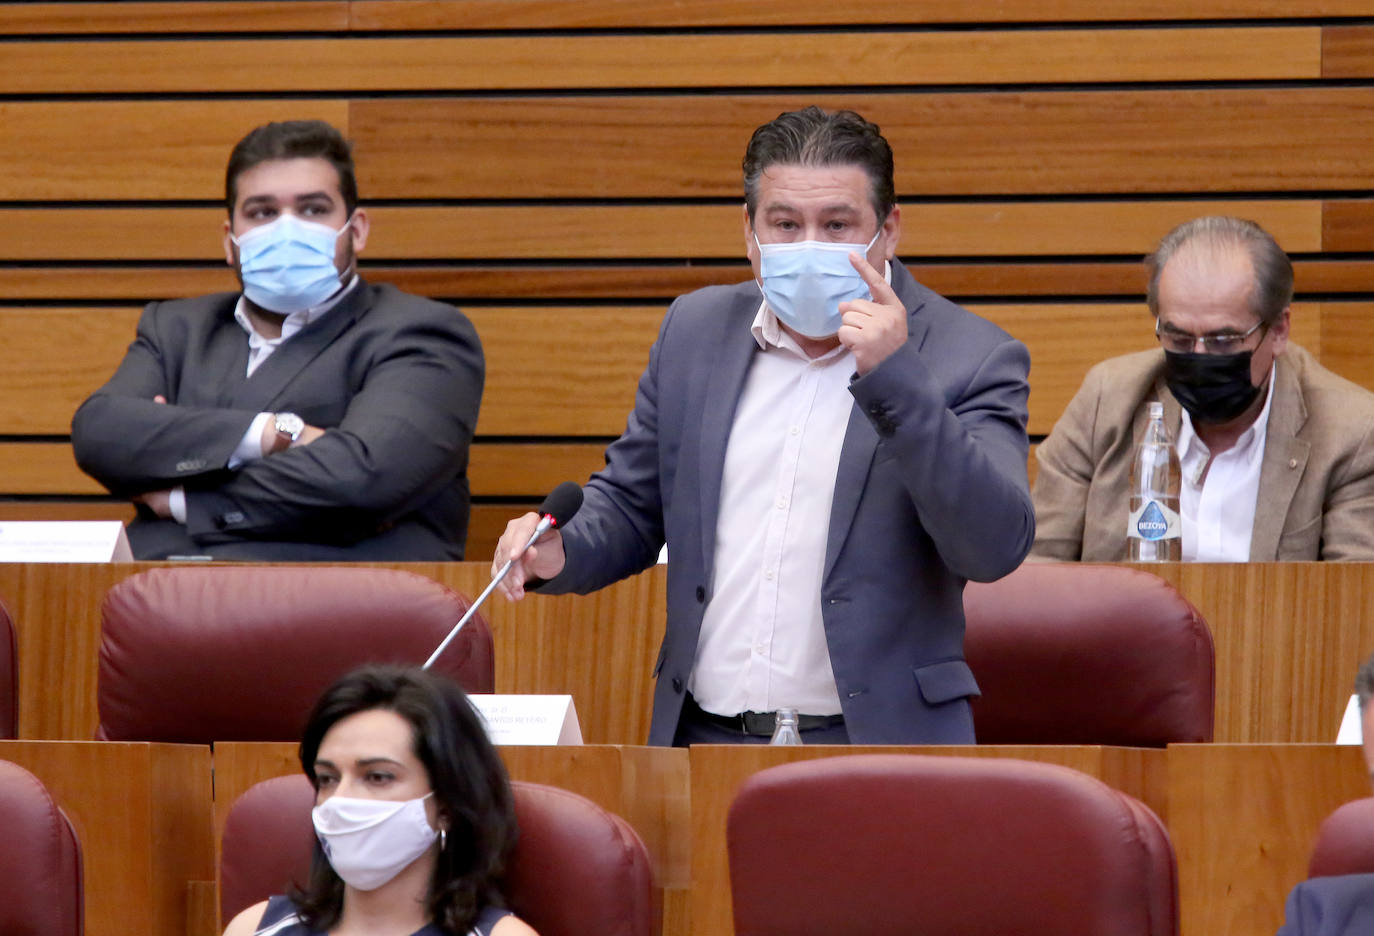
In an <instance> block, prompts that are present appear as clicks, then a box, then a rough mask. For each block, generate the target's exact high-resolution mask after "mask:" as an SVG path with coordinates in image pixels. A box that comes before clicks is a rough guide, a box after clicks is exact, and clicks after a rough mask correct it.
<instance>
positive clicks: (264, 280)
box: [231, 214, 353, 315]
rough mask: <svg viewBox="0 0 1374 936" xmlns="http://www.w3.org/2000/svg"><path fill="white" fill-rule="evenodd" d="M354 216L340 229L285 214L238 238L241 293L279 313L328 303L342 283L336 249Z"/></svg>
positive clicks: (282, 313)
mask: <svg viewBox="0 0 1374 936" xmlns="http://www.w3.org/2000/svg"><path fill="white" fill-rule="evenodd" d="M352 220H353V218H352V216H351V215H350V216H349V219H348V221H345V222H344V225H343V227H341V228H339V229H338V230H337V231H336V230H334V229H333V228H331V227H329V226H328V225H325V224H316V223H315V222H313V221H302V220H301V219H300V218H298V217H296V216H295V215H293V214H283V215H282V216H281V217H279V218H277V219H276V220H275V221H273V222H271V223H270V224H264V225H262V226H261V227H255V228H253V229H252V230H249V231H245V232H244V233H243V234H242V235H240V236H238V237H234V238H233V241H234V243H235V244H237V245H238V248H239V277H240V278H241V279H242V280H243V294H244V295H245V296H247V297H248V299H249V301H251V302H252V303H254V304H255V305H257V306H260V307H261V308H264V309H266V310H268V311H269V312H276V313H278V314H281V315H290V314H291V313H292V312H301V311H304V310H305V309H308V308H310V307H311V306H316V305H319V304H320V303H321V302H324V301H325V300H326V299H328V298H329V297H330V296H332V295H334V293H336V292H338V291H339V286H340V285H341V283H342V281H341V279H340V276H339V271H338V269H337V268H335V266H334V250H335V248H336V246H337V245H338V242H339V235H340V234H342V233H343V232H344V231H345V230H347V229H348V225H349V223H350V222H351V221H352ZM231 237H232V235H231Z"/></svg>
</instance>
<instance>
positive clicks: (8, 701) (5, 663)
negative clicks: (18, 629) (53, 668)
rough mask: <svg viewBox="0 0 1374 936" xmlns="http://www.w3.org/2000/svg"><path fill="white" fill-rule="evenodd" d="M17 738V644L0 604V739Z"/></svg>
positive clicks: (8, 619)
mask: <svg viewBox="0 0 1374 936" xmlns="http://www.w3.org/2000/svg"><path fill="white" fill-rule="evenodd" d="M17 737H19V642H18V638H17V637H16V636H15V633H14V622H13V621H12V620H10V613H9V611H8V610H7V609H6V608H5V605H4V604H3V603H0V739H4V738H17Z"/></svg>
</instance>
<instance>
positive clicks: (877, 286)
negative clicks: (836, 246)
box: [849, 251, 898, 305]
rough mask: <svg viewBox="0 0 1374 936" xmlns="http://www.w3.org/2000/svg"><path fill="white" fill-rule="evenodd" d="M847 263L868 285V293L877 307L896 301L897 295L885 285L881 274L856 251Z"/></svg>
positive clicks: (885, 281) (885, 282)
mask: <svg viewBox="0 0 1374 936" xmlns="http://www.w3.org/2000/svg"><path fill="white" fill-rule="evenodd" d="M849 263H850V265H851V266H853V267H854V269H855V270H857V271H858V273H859V275H860V276H862V277H863V280H864V282H865V283H867V284H868V291H869V292H870V293H872V294H873V301H874V302H876V303H878V304H879V305H891V304H892V303H894V302H896V301H898V300H897V294H896V293H895V292H893V291H892V287H891V286H889V285H888V284H887V280H886V279H885V278H884V277H883V274H881V273H879V272H878V271H877V270H875V269H874V268H873V264H871V263H869V262H868V258H867V257H865V256H864V255H863V254H861V253H859V252H858V251H854V252H852V253H850V255H849Z"/></svg>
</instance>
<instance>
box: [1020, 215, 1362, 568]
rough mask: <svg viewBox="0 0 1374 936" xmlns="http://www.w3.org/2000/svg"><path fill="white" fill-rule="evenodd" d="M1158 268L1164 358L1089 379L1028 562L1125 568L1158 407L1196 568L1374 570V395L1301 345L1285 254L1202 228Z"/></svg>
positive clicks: (1240, 230)
mask: <svg viewBox="0 0 1374 936" xmlns="http://www.w3.org/2000/svg"><path fill="white" fill-rule="evenodd" d="M1146 264H1147V267H1148V269H1149V274H1150V279H1149V287H1148V294H1147V297H1148V302H1149V306H1150V312H1151V313H1152V314H1153V315H1154V317H1155V335H1156V337H1157V338H1158V340H1159V344H1160V348H1159V349H1158V350H1151V351H1143V352H1139V353H1136V354H1128V355H1124V356H1122V357H1118V358H1112V359H1110V360H1107V361H1103V362H1102V363H1100V364H1098V365H1096V366H1095V367H1093V369H1092V370H1091V371H1089V372H1088V376H1087V377H1086V378H1085V380H1084V381H1083V386H1082V387H1081V388H1079V391H1078V393H1077V394H1076V395H1075V396H1074V398H1073V400H1072V401H1071V402H1070V403H1069V405H1068V407H1067V408H1066V409H1065V411H1064V414H1063V416H1062V417H1061V418H1060V420H1059V422H1058V423H1057V424H1056V425H1055V427H1054V431H1053V432H1051V433H1050V435H1049V437H1048V438H1046V439H1045V441H1044V442H1043V443H1042V444H1041V445H1040V446H1039V448H1038V449H1037V450H1036V458H1037V460H1038V462H1039V471H1038V473H1037V477H1036V480H1035V487H1034V491H1033V497H1034V501H1035V514H1036V537H1035V546H1034V548H1033V550H1032V555H1037V556H1042V557H1045V558H1055V559H1083V560H1091V561H1111V560H1120V559H1125V558H1126V518H1127V515H1128V505H1129V496H1130V482H1131V468H1132V456H1133V453H1134V450H1135V447H1136V443H1137V442H1138V441H1139V438H1140V436H1141V433H1142V432H1143V430H1144V427H1145V424H1146V412H1147V410H1148V407H1149V404H1150V403H1151V402H1153V401H1162V402H1163V404H1164V415H1165V422H1166V424H1167V425H1168V428H1169V432H1170V438H1171V439H1173V440H1174V442H1175V444H1176V447H1177V449H1178V454H1179V460H1180V462H1181V465H1182V483H1181V485H1180V491H1179V507H1180V515H1181V517H1182V527H1183V529H1182V533H1183V558H1184V559H1185V560H1196V561H1203V562H1244V561H1247V560H1250V561H1270V560H1276V559H1277V560H1287V559H1292V560H1303V559H1372V558H1374V441H1372V440H1371V434H1374V394H1371V393H1370V392H1369V391H1367V390H1365V389H1363V388H1361V387H1359V386H1356V385H1355V384H1353V383H1351V382H1349V381H1347V380H1344V379H1343V378H1341V377H1338V376H1337V375H1335V374H1333V373H1332V372H1331V371H1329V370H1327V369H1326V368H1324V367H1322V366H1321V365H1320V364H1318V363H1317V361H1316V359H1315V358H1313V356H1312V355H1311V354H1309V353H1308V352H1307V351H1305V350H1303V349H1302V348H1300V347H1298V346H1297V345H1294V344H1290V343H1289V341H1288V328H1289V318H1290V308H1289V306H1290V303H1291V302H1292V298H1293V266H1292V264H1291V263H1290V262H1289V260H1288V257H1287V256H1286V255H1285V254H1284V252H1283V251H1282V250H1281V249H1280V248H1279V245H1278V244H1277V243H1275V241H1274V239H1273V238H1272V237H1271V236H1270V235H1269V234H1268V233H1266V232H1265V231H1264V230H1263V229H1262V228H1261V227H1259V225H1257V224H1255V223H1253V222H1250V221H1243V220H1241V219H1239V218H1228V217H1207V218H1198V219H1196V220H1193V221H1189V222H1187V223H1185V224H1182V225H1180V226H1178V227H1177V228H1175V229H1174V230H1173V231H1171V232H1169V234H1168V235H1167V236H1166V237H1165V238H1164V239H1163V240H1162V241H1161V242H1160V244H1159V247H1158V248H1157V249H1156V250H1155V251H1154V253H1152V254H1151V255H1150V256H1149V257H1148V258H1147V260H1146Z"/></svg>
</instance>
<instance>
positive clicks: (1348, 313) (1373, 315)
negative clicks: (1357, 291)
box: [1321, 302, 1374, 389]
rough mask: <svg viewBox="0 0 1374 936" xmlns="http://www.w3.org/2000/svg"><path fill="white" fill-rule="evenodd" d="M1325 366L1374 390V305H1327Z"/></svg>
mask: <svg viewBox="0 0 1374 936" xmlns="http://www.w3.org/2000/svg"><path fill="white" fill-rule="evenodd" d="M1321 325H1322V352H1321V361H1322V364H1324V365H1326V366H1327V367H1329V368H1331V369H1332V370H1333V371H1335V372H1336V373H1338V374H1340V375H1341V376H1342V377H1344V378H1346V379H1347V380H1353V381H1355V383H1357V384H1359V385H1360V386H1362V387H1366V388H1369V389H1374V303H1368V302H1324V303H1322V314H1321Z"/></svg>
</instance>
